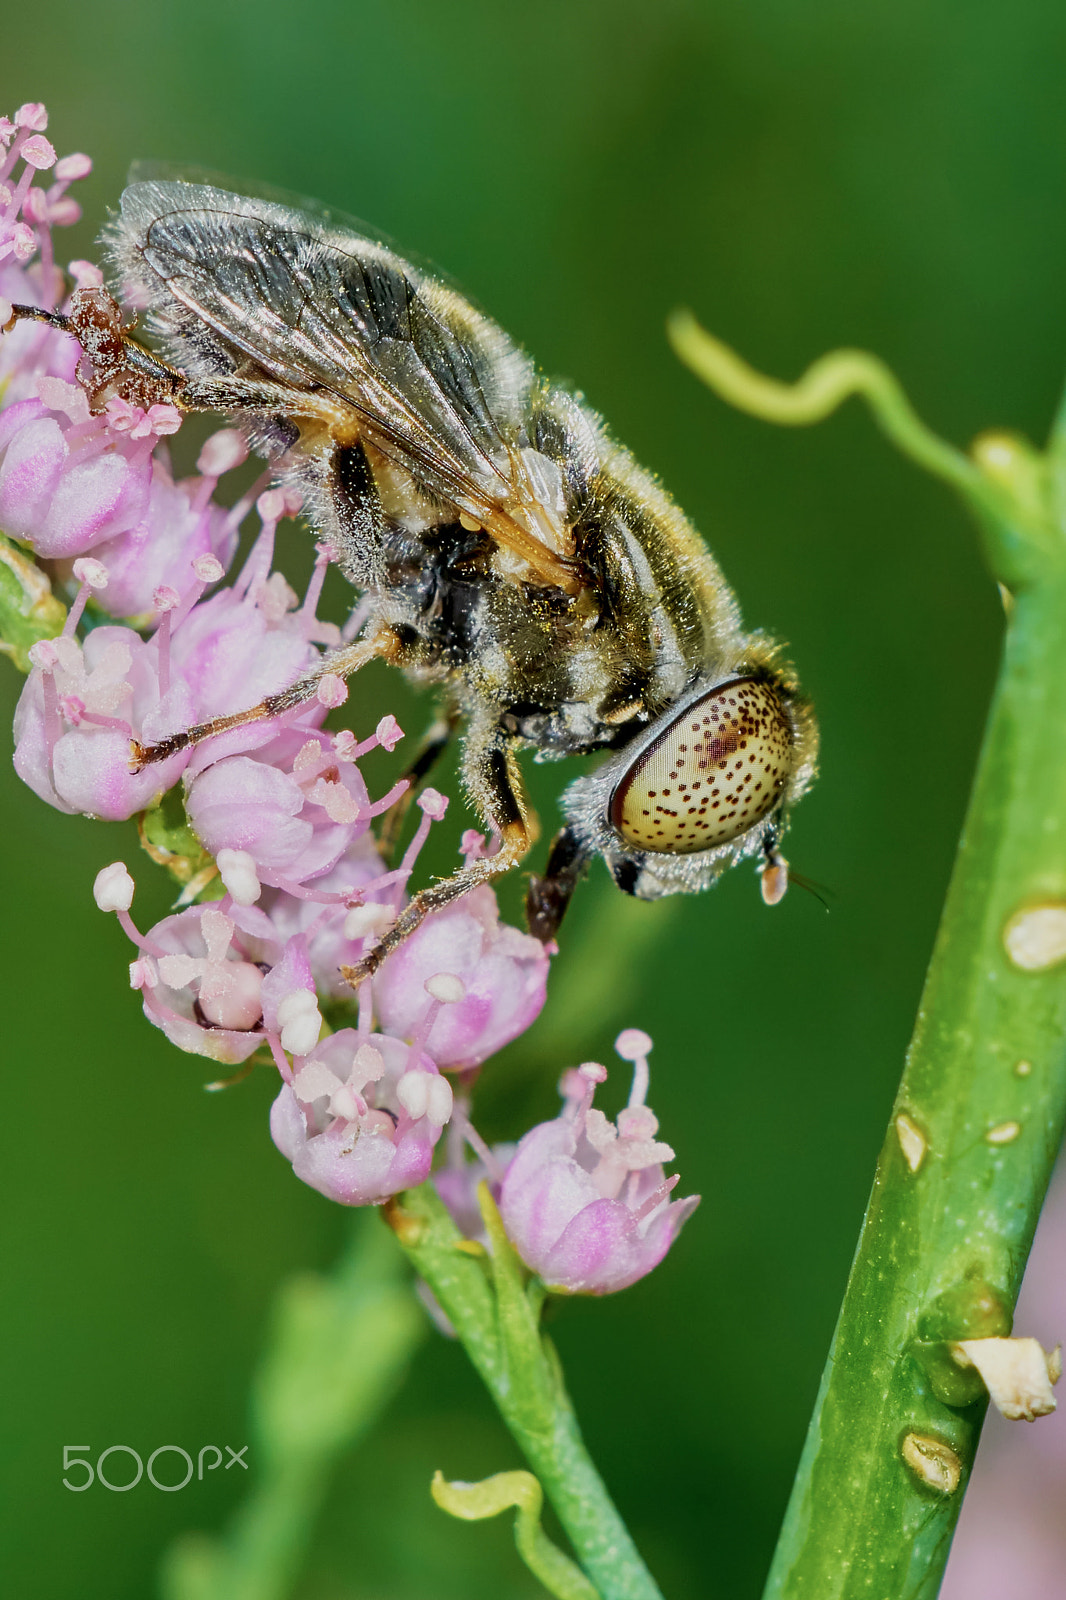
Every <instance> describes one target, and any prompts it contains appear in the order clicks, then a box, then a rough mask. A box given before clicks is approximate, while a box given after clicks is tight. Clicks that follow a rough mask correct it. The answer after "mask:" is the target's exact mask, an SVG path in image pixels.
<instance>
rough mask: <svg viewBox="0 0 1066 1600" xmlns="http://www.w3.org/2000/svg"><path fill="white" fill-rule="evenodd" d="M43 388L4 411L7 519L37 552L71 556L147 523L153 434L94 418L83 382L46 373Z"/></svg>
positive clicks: (0, 480) (0, 488)
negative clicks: (136, 433)
mask: <svg viewBox="0 0 1066 1600" xmlns="http://www.w3.org/2000/svg"><path fill="white" fill-rule="evenodd" d="M37 390H38V396H39V398H38V399H37V400H23V401H21V402H20V403H19V404H18V405H13V406H8V407H5V409H4V411H3V413H2V414H0V523H2V524H3V526H4V528H5V530H6V531H7V532H8V533H11V534H14V535H15V537H16V538H20V539H26V540H28V541H29V542H30V543H31V544H32V546H33V548H34V550H35V551H36V553H37V554H38V555H40V556H45V557H50V558H54V559H59V560H62V559H69V558H71V557H73V556H77V555H81V554H82V553H83V552H85V551H87V550H92V549H93V548H94V547H95V546H96V545H99V544H102V543H103V542H104V541H105V540H110V539H114V538H115V537H116V536H117V535H119V534H122V533H126V532H128V530H129V529H131V528H133V527H135V526H136V525H137V523H139V522H140V521H141V519H142V517H143V516H144V514H145V511H146V510H147V507H148V494H149V487H150V484H151V479H152V461H151V452H152V446H153V443H154V435H151V434H149V435H148V436H147V437H145V438H142V439H136V440H135V439H134V438H133V437H132V435H131V436H127V435H124V434H119V433H116V432H114V430H112V429H111V428H110V427H109V425H108V421H107V419H106V418H104V417H91V416H90V414H89V403H88V401H87V399H86V397H85V394H84V392H83V390H82V389H81V388H80V387H79V386H78V385H77V384H74V383H67V382H65V381H64V380H63V379H61V378H52V377H41V378H39V379H38V382H37ZM168 409H169V408H168Z"/></svg>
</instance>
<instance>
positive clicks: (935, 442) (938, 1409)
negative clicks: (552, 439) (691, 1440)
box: [671, 314, 1066, 1600]
mask: <svg viewBox="0 0 1066 1600" xmlns="http://www.w3.org/2000/svg"><path fill="white" fill-rule="evenodd" d="M671 337H672V340H673V343H674V347H675V349H676V350H677V351H678V353H679V354H680V355H681V356H682V358H683V359H684V360H685V361H687V362H688V364H689V365H690V366H691V367H692V368H693V369H694V370H695V371H696V372H697V373H699V374H700V376H702V377H703V378H704V379H705V380H706V381H707V382H708V383H709V384H711V386H712V387H714V388H715V389H716V390H718V392H719V393H720V394H722V395H723V396H724V397H725V398H727V399H729V400H732V401H733V402H734V403H735V404H737V405H739V406H742V407H743V408H744V409H745V410H748V411H751V412H752V413H754V414H755V415H758V416H762V417H765V418H766V419H767V420H770V421H775V422H778V423H786V424H800V423H809V422H815V421H818V420H820V419H821V418H822V417H824V416H827V415H828V414H829V412H830V411H832V410H833V409H834V408H835V407H836V406H837V405H839V404H840V402H841V401H842V400H843V399H845V398H846V397H847V396H848V395H849V394H861V395H862V396H863V397H864V398H865V399H866V401H867V402H868V404H869V405H870V407H871V409H872V411H873V412H874V415H875V416H876V418H877V420H878V422H879V423H880V424H881V426H882V428H883V429H884V431H885V432H886V433H887V434H888V435H889V436H890V437H891V438H892V439H893V440H894V441H895V442H896V443H897V444H898V445H899V446H900V448H901V449H903V450H904V451H905V452H906V453H907V454H908V455H910V456H911V458H912V459H914V460H916V461H918V462H919V463H920V464H921V465H922V466H924V467H926V468H927V469H928V470H930V471H932V472H934V473H936V474H937V475H938V476H939V477H941V478H943V479H945V480H946V481H948V482H949V483H951V484H952V486H953V487H954V488H955V489H957V490H958V491H960V492H961V493H962V495H963V498H964V499H965V500H966V502H967V503H968V505H969V507H970V509H971V510H972V511H973V512H974V513H975V514H976V516H977V519H978V522H979V524H980V527H981V531H982V535H983V538H984V544H985V550H986V554H987V556H988V559H989V564H990V566H991V567H992V570H993V573H994V575H995V576H996V578H997V579H998V580H999V582H1000V584H1001V586H1002V588H1003V590H1004V592H1005V596H1006V599H1007V603H1008V625H1007V635H1006V642H1005V647H1004V655H1003V665H1002V670H1001V673H1000V678H999V682H998V685H997V689H996V694H995V699H994V702H993V705H992V710H991V713H990V717H989V722H988V728H987V731H986V735H985V741H984V747H983V750H982V754H981V759H980V764H979V768H978V773H977V779H976V783H975V786H974V792H973V797H972V800H971V802H970V808H969V813H968V815H967V819H966V824H965V828H964V831H963V837H962V842H961V844H960V847H959V854H958V858H957V861H956V865H955V871H954V874H953V877H952V881H951V886H950V889H949V892H948V898H947V903H946V905H945V908H944V914H943V918H942V921H941V925H940V930H939V933H938V936H937V941H936V947H935V949H934V952H933V958H932V963H931V966H930V969H929V975H928V979H927V981H926V986H925V992H924V994H923V996H922V1002H921V1007H920V1010H919V1014H918V1022H917V1026H916V1028H915V1033H914V1038H913V1040H912V1043H911V1047H910V1051H909V1053H908V1056H907V1063H906V1068H905V1071H904V1075H903V1081H902V1083H901V1085H900V1089H899V1095H898V1097H897V1101H896V1105H895V1107H894V1109H893V1114H892V1121H891V1123H890V1125H889V1131H888V1134H887V1137H886V1140H885V1144H884V1147H883V1149H882V1151H881V1156H880V1159H879V1162H878V1166H877V1172H876V1175H875V1178H874V1186H873V1194H872V1196H871V1199H870V1204H869V1207H868V1209H867V1213H866V1218H865V1222H864V1224H863V1229H862V1234H861V1237H860V1239H859V1245H858V1250H857V1252H856V1256H855V1261H854V1263H853V1266H852V1270H851V1275H850V1278H849V1281H848V1287H847V1291H846V1293H845V1298H844V1303H843V1306H842V1308H841V1312H840V1319H839V1321H838V1323H837V1329H836V1333H835V1336H834V1339H833V1345H832V1348H831V1350H830V1354H829V1360H828V1363H827V1365H826V1369H825V1373H824V1376H823V1379H822V1386H821V1390H820V1392H819V1395H818V1400H817V1403H816V1406H815V1411H814V1416H813V1418H812V1421H811V1425H810V1430H809V1432H808V1435H807V1442H806V1446H805V1448H804V1452H803V1457H802V1460H801V1462H800V1467H799V1472H798V1474H797V1478H796V1483H795V1487H794V1490H793V1494H792V1499H791V1501H790V1503H789V1507H788V1511H787V1514H786V1517H785V1523H784V1527H783V1529H782V1533H781V1538H780V1542H779V1544H778V1548H777V1552H776V1555H775V1558H774V1562H773V1566H772V1568H771V1572H770V1576H769V1580H768V1584H767V1590H766V1593H767V1596H768V1597H772V1600H801V1597H802V1600H858V1597H859V1596H863V1597H864V1600H869V1597H871V1596H875V1597H876V1600H887V1597H891V1600H917V1597H924V1600H931V1597H932V1596H934V1595H935V1594H936V1592H937V1589H938V1587H939V1584H940V1578H941V1575H942V1573H943V1569H944V1565H945V1562H946V1560H947V1555H948V1549H949V1546H950V1543H951V1535H952V1532H953V1530H954V1527H955V1523H956V1520H957V1518H958V1514H959V1510H960V1508H961V1504H962V1496H963V1492H964V1489H965V1485H966V1481H967V1478H968V1476H969V1473H970V1470H971V1468H972V1466H973V1460H974V1453H975V1451H976V1448H977V1441H978V1436H979V1433H980V1429H981V1423H982V1421H983V1418H984V1412H985V1406H986V1404H987V1396H986V1394H985V1391H984V1388H983V1385H982V1383H981V1381H980V1379H979V1377H978V1376H977V1374H976V1373H975V1372H974V1370H973V1369H972V1368H970V1369H967V1370H965V1371H964V1370H962V1369H961V1368H960V1367H959V1366H958V1364H957V1363H956V1361H955V1360H954V1357H953V1351H952V1347H953V1345H954V1343H955V1342H956V1341H958V1340H962V1339H981V1338H995V1337H1002V1336H1004V1335H1007V1334H1009V1333H1010V1332H1011V1324H1012V1318H1013V1310H1014V1305H1015V1301H1016V1299H1017V1294H1018V1289H1019V1286H1020V1282H1021V1276H1022V1271H1023V1269H1024V1266H1025V1261H1026V1257H1027V1255H1028V1253H1029V1247H1030V1245H1031V1243H1032V1238H1033V1233H1034V1231H1035V1229H1036V1222H1037V1218H1038V1217H1039V1214H1040V1207H1041V1205H1042V1203H1043V1199H1044V1195H1045V1193H1046V1190H1047V1185H1048V1180H1049V1178H1050V1175H1051V1168H1052V1164H1053V1162H1054V1159H1055V1156H1056V1153H1057V1150H1058V1147H1059V1144H1060V1142H1061V1139H1062V1133H1063V1125H1064V1122H1066V537H1064V533H1063V528H1064V523H1066V461H1064V459H1063V456H1064V452H1066V421H1064V420H1063V419H1062V418H1060V420H1059V422H1058V423H1057V425H1056V428H1055V429H1054V430H1053V433H1052V440H1051V446H1050V449H1049V453H1048V454H1047V455H1046V456H1040V455H1039V454H1038V453H1037V452H1036V451H1034V450H1033V449H1032V448H1031V447H1030V446H1029V445H1027V444H1026V443H1025V442H1024V441H1023V440H1020V439H1017V438H1014V437H1012V436H1010V435H1007V434H986V435H983V436H982V437H981V438H980V439H979V440H977V441H976V443H975V445H974V449H973V454H972V456H971V457H967V456H964V455H962V454H961V453H960V452H959V451H957V450H955V449H954V448H953V447H952V446H951V445H948V444H945V443H944V442H943V441H942V440H940V439H938V438H937V437H936V435H935V434H933V433H932V432H931V431H930V430H929V429H928V428H927V427H926V426H925V424H924V423H923V422H922V421H921V420H920V419H919V418H918V416H917V415H916V414H915V412H914V410H913V409H912V407H911V406H910V404H909V402H908V401H907V399H906V396H905V395H904V394H903V391H902V389H901V388H900V386H899V384H898V383H897V381H896V379H895V378H894V377H893V376H892V374H891V373H890V372H889V371H888V369H887V368H886V367H885V366H884V365H883V364H882V363H881V362H879V361H878V360H877V359H876V358H875V357H873V356H869V355H867V354H866V353H865V352H863V351H852V350H840V351H834V352H832V353H831V354H830V355H828V356H824V357H823V358H822V359H821V360H820V361H817V362H815V364H814V365H813V366H812V367H811V368H810V369H809V370H808V372H807V373H806V374H805V375H804V377H803V378H801V379H800V380H799V382H798V383H797V384H795V385H786V384H780V383H777V382H775V381H774V380H773V379H770V378H765V377H763V376H762V375H761V374H759V373H757V372H755V371H753V369H752V368H751V367H749V366H748V365H747V363H745V362H743V361H742V360H741V359H740V357H739V356H737V355H735V354H734V352H733V351H731V350H729V349H728V347H727V346H725V345H723V344H722V343H721V342H720V341H719V340H716V339H714V338H713V337H712V336H711V335H710V334H707V333H705V332H704V331H703V330H702V329H701V328H700V327H699V326H698V324H697V323H695V321H694V320H693V319H692V318H691V317H690V316H688V315H687V314H681V315H679V316H676V317H675V318H674V319H673V322H672V324H671ZM925 781H928V778H927V775H924V774H923V775H919V774H916V775H915V783H916V784H918V783H921V782H925Z"/></svg>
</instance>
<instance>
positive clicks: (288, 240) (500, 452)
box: [116, 182, 536, 537]
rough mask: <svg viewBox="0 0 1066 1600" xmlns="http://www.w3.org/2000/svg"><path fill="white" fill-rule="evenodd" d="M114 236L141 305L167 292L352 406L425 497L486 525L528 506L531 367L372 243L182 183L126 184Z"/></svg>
mask: <svg viewBox="0 0 1066 1600" xmlns="http://www.w3.org/2000/svg"><path fill="white" fill-rule="evenodd" d="M116 240H117V246H118V255H119V258H120V264H121V266H122V267H123V268H124V269H125V270H126V271H127V272H128V273H130V272H131V273H132V275H133V276H134V277H135V278H136V279H137V280H138V286H139V287H140V288H141V289H142V290H143V292H144V296H145V298H146V299H147V300H148V303H149V305H150V306H152V307H153V308H155V309H158V308H159V305H160V289H161V287H165V289H166V290H167V291H168V293H169V294H170V295H171V296H173V297H174V299H175V300H176V301H178V302H179V303H180V304H181V305H183V306H184V307H186V308H187V309H188V310H189V311H191V312H192V313H194V315H195V317H196V318H197V319H198V320H199V322H200V323H201V324H203V325H206V327H208V328H210V329H212V330H213V331H214V333H215V334H216V335H217V336H218V338H219V339H220V340H221V341H222V342H223V344H224V345H225V346H228V347H229V348H231V349H232V350H233V351H234V352H235V353H239V354H241V355H243V356H245V357H247V358H249V359H250V360H251V361H253V362H255V363H256V365H257V366H259V367H260V368H262V369H264V370H265V371H266V372H268V373H269V374H271V376H273V377H275V378H277V379H278V380H279V381H282V382H284V383H285V384H286V385H287V386H289V387H290V388H293V389H296V390H302V391H305V392H308V393H315V394H318V395H320V396H321V397H322V398H324V399H325V398H327V397H328V398H329V399H331V400H333V401H335V402H336V403H337V405H338V408H342V407H343V408H345V409H350V410H351V412H352V413H353V421H355V422H356V425H357V427H358V429H359V430H360V431H361V432H363V433H364V435H365V436H366V437H368V438H370V439H371V440H372V441H373V442H374V443H375V444H376V445H377V447H378V448H379V449H381V450H382V452H383V453H384V454H385V455H387V456H388V457H389V458H390V459H392V460H394V461H397V462H398V463H399V464H400V465H401V466H403V467H405V468H406V469H407V470H409V471H410V472H411V473H412V474H413V476H414V477H415V479H416V481H417V482H418V483H419V485H420V487H422V488H423V489H424V490H426V491H428V492H429V493H430V494H432V495H434V496H436V497H439V498H441V499H444V500H449V501H458V502H459V503H460V504H466V505H469V506H470V507H471V509H474V508H480V509H482V510H483V511H484V512H485V513H486V514H487V520H488V521H490V522H492V521H495V518H493V516H492V513H493V512H494V511H497V512H501V513H502V512H505V511H507V510H511V511H513V509H514V507H515V506H516V504H520V503H522V502H523V501H526V500H528V498H529V496H530V486H529V484H528V483H527V482H526V475H525V472H524V469H523V462H522V457H521V455H520V453H519V452H520V449H521V446H522V445H523V444H524V442H525V440H524V436H523V423H524V419H525V418H526V416H527V415H528V410H529V400H530V395H531V393H532V392H533V389H534V386H535V383H536V379H535V375H534V372H533V368H532V365H531V363H530V362H529V361H528V359H527V358H526V357H525V356H524V355H523V354H522V352H520V351H519V350H517V349H516V348H515V346H514V345H513V344H512V343H511V342H510V340H508V338H507V336H506V335H505V334H504V333H503V331H502V330H501V329H500V328H498V327H497V326H496V325H495V324H494V323H492V322H490V321H489V320H488V319H487V318H485V317H482V316H481V315H480V314H479V313H478V312H477V311H475V310H474V308H473V307H472V306H470V305H469V304H468V302H466V301H465V300H463V299H462V298H461V297H460V296H459V295H457V294H456V293H455V292H454V291H453V290H451V289H449V288H447V287H446V286H445V285H444V284H442V283H439V282H438V281H437V280H435V279H433V278H432V277H430V276H429V275H427V274H425V273H423V272H421V271H420V270H419V269H417V268H415V267H413V266H410V265H409V264H408V263H406V262H404V261H403V260H401V259H400V257H399V256H397V255H395V254H393V252H392V251H390V250H388V249H386V248H385V247H384V246H383V245H380V244H377V243H375V242H374V241H373V240H372V239H369V238H365V237H363V236H361V235H360V234H358V233H356V232H354V231H351V230H348V229H345V228H341V227H337V226H335V225H333V224H332V223H331V222H330V220H329V218H328V216H327V215H324V214H323V215H315V214H312V213H309V212H303V211H300V210H296V209H293V208H292V207H288V206H284V205H281V204H278V203H276V202H272V201H269V200H259V199H252V198H248V197H245V196H241V195H236V194H230V193H228V192H227V191H225V190H222V189H216V188H214V187H212V186H210V185H207V184H195V183H179V182H146V183H135V184H133V185H131V186H130V187H129V188H128V189H127V190H126V191H125V193H124V194H123V196H122V215H121V220H120V221H119V223H118V226H117V229H116ZM494 531H495V529H494ZM527 537H528V535H527Z"/></svg>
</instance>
